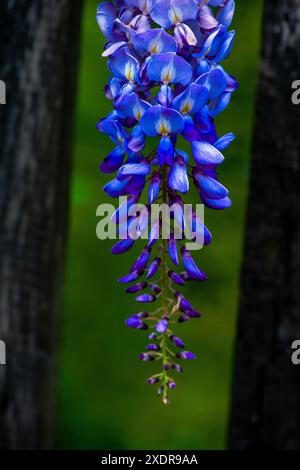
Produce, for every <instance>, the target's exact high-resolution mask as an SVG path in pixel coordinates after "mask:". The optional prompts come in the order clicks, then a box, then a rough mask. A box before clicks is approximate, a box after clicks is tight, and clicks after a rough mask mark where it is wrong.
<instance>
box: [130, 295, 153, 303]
mask: <svg viewBox="0 0 300 470" xmlns="http://www.w3.org/2000/svg"><path fill="white" fill-rule="evenodd" d="M135 300H136V301H137V302H146V303H147V302H150V303H151V302H155V300H156V297H155V296H154V295H151V294H142V295H138V296H137V297H136V298H135Z"/></svg>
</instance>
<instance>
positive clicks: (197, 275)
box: [181, 247, 207, 281]
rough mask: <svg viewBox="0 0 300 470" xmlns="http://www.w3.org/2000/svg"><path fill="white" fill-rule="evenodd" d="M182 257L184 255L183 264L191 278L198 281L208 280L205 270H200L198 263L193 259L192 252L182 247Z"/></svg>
mask: <svg viewBox="0 0 300 470" xmlns="http://www.w3.org/2000/svg"><path fill="white" fill-rule="evenodd" d="M181 257H182V264H183V266H184V268H185V269H186V271H187V272H188V274H189V276H190V278H191V279H195V280H197V281H206V280H207V276H206V274H205V273H204V272H203V271H200V269H199V268H198V266H197V265H196V263H195V261H194V260H193V258H192V256H191V254H190V252H189V251H188V250H187V249H186V248H185V247H182V248H181Z"/></svg>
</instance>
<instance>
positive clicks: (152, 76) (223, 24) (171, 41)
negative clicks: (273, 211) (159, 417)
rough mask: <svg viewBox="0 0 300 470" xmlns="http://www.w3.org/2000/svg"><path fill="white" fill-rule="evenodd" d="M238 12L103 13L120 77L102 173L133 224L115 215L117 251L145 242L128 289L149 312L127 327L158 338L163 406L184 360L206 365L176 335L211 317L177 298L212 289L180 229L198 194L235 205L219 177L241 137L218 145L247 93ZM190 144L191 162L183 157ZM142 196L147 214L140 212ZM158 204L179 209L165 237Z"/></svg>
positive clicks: (225, 5) (188, 3)
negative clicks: (231, 64)
mask: <svg viewBox="0 0 300 470" xmlns="http://www.w3.org/2000/svg"><path fill="white" fill-rule="evenodd" d="M234 8H235V3H234V0H199V1H198V0H123V1H122V0H114V1H112V2H108V1H106V2H102V3H100V5H99V6H98V10H97V22H98V25H99V27H100V29H101V31H102V33H103V35H104V37H105V46H104V51H103V54H102V55H103V57H105V58H106V60H107V64H108V68H109V70H110V72H111V77H110V79H109V82H108V84H107V85H106V87H105V95H106V97H107V98H108V99H110V100H111V101H112V111H111V112H110V113H109V114H108V116H106V117H104V118H102V119H101V120H100V121H99V122H98V124H97V129H98V131H100V132H102V133H104V134H106V135H108V137H109V138H110V139H111V141H112V143H113V148H112V149H111V152H110V153H109V154H108V155H107V156H105V157H104V159H103V161H102V162H101V165H100V169H101V171H102V172H103V173H105V174H108V175H113V176H112V177H111V178H112V179H111V180H110V181H108V182H107V184H106V185H105V186H104V191H105V192H106V193H107V194H108V195H110V196H111V197H113V198H118V197H120V196H127V206H126V208H127V209H126V210H128V211H129V213H130V216H129V218H127V212H126V214H125V215H124V210H123V209H124V208H123V206H122V205H120V207H119V208H118V209H117V210H116V212H115V213H114V215H113V217H112V220H113V221H114V223H115V224H116V225H117V229H118V230H117V231H118V235H119V238H120V240H119V241H118V242H117V243H116V244H115V245H114V246H113V248H112V253H113V254H116V255H118V254H122V253H125V252H127V251H129V250H130V249H131V248H132V247H133V245H134V244H141V243H142V241H138V239H141V240H142V239H143V240H144V246H141V248H140V252H139V253H140V254H139V256H138V258H137V259H136V260H135V261H134V262H133V264H132V266H131V268H130V269H128V273H127V274H125V275H124V276H122V277H121V278H120V279H119V281H120V283H122V284H123V285H126V286H125V290H126V292H127V293H129V294H130V295H133V297H134V298H135V300H136V302H137V305H143V307H142V308H144V309H145V310H146V311H142V312H140V313H136V314H133V315H132V316H130V317H129V318H128V319H127V320H126V322H125V323H126V325H127V326H128V327H130V328H133V329H137V330H142V331H144V332H146V333H145V334H147V335H148V340H149V341H148V344H147V346H146V347H145V351H144V352H142V353H141V354H140V355H139V358H140V360H141V361H143V362H154V363H155V364H157V365H158V367H159V370H158V371H157V373H155V374H154V375H151V377H150V378H149V379H148V380H147V382H148V383H149V384H151V385H157V386H158V393H159V395H160V396H161V397H162V401H163V403H165V404H168V403H169V402H170V400H169V393H170V391H171V390H173V389H174V388H175V387H176V383H175V380H174V378H173V377H172V376H171V374H172V373H173V372H174V373H176V372H177V373H181V372H182V370H183V369H182V366H181V365H180V364H179V363H178V362H179V361H185V360H193V359H195V357H196V356H195V354H194V353H193V352H191V351H188V350H185V344H184V342H183V340H182V339H181V338H180V337H179V336H177V331H175V330H177V327H178V326H179V325H180V324H181V323H184V322H187V321H190V320H194V319H197V318H200V317H201V313H200V312H198V311H197V310H195V309H194V307H193V305H192V304H191V303H190V301H189V300H188V299H187V298H186V297H185V295H183V293H182V292H180V291H178V289H180V290H181V289H184V287H185V285H186V283H188V282H193V281H196V282H204V281H206V280H207V275H206V274H205V272H204V271H203V270H202V269H201V268H200V267H199V266H198V265H197V263H196V261H195V259H194V256H193V254H192V253H191V251H190V250H189V248H188V246H187V239H186V238H185V237H184V236H183V237H181V238H178V237H177V236H176V227H177V228H178V227H180V228H183V229H185V228H186V220H185V218H184V210H183V208H184V204H185V203H188V202H189V201H188V194H189V191H190V189H191V186H192V185H194V186H195V188H196V190H197V191H198V193H199V199H200V201H201V202H202V204H204V205H205V207H207V208H209V209H215V210H223V209H226V208H228V207H230V205H231V200H230V198H229V191H228V190H227V189H226V188H225V186H224V185H223V184H222V182H220V180H219V167H220V166H221V165H222V164H223V162H224V159H225V157H224V154H223V152H224V151H225V150H226V149H227V148H228V147H229V145H230V144H231V142H232V141H233V140H234V138H235V136H234V135H233V134H232V133H227V134H226V135H223V136H219V135H218V134H217V130H216V125H215V118H216V116H218V115H220V114H221V113H222V111H223V110H224V109H225V108H226V107H227V106H228V105H229V103H230V100H231V96H232V93H233V92H234V91H235V90H236V89H237V86H238V85H237V82H236V80H235V78H234V77H232V76H231V75H229V74H228V72H227V71H226V70H225V69H224V61H225V60H226V58H227V57H228V55H229V54H230V52H231V49H232V47H233V44H234V40H235V32H234V31H233V30H230V26H231V23H232V20H233V15H234ZM183 140H184V141H186V145H187V146H189V148H190V151H189V152H186V151H183V150H182V149H181V144H182V141H183ZM146 149H147V150H146ZM149 149H150V151H149ZM144 195H145V198H146V199H147V201H148V205H147V206H146V211H144V213H143V214H142V215H141V214H139V215H137V214H134V213H132V212H131V209H132V208H133V207H134V206H135V205H136V204H138V203H139V201H141V200H142V196H144ZM145 198H144V199H145ZM155 203H159V204H165V205H167V206H169V207H171V206H172V207H173V205H174V204H175V205H176V207H177V208H178V210H176V213H175V214H174V220H173V225H172V227H171V228H170V233H169V236H168V237H167V238H165V237H163V236H162V232H163V229H164V217H163V214H162V213H160V215H159V216H158V217H157V218H156V219H155V220H152V224H151V227H150V229H149V221H150V219H151V216H152V215H153V210H152V209H153V204H155ZM189 225H190V226H189V228H190V230H191V231H192V233H193V234H196V235H197V234H198V233H199V232H201V233H202V234H203V245H204V246H206V245H208V244H209V243H211V241H212V235H211V233H210V231H209V230H208V228H207V227H206V226H205V225H204V223H203V221H202V220H200V218H199V216H198V215H197V214H196V213H195V212H192V214H191V219H190V222H189ZM147 229H149V230H148V235H147V236H146V237H145V236H144V234H145V233H146V234H147ZM121 235H122V236H121ZM196 235H195V236H194V238H195V239H197V236H196ZM145 238H146V239H145ZM183 349H184V350H183ZM159 365H160V366H159Z"/></svg>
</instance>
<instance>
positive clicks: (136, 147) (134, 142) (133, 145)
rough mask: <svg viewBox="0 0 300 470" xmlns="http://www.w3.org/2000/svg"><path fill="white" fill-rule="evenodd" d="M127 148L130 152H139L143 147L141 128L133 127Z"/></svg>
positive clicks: (143, 140) (143, 135)
mask: <svg viewBox="0 0 300 470" xmlns="http://www.w3.org/2000/svg"><path fill="white" fill-rule="evenodd" d="M127 147H128V149H129V150H131V151H132V152H141V151H142V150H143V148H144V147H145V134H144V131H143V130H142V128H141V126H135V127H134V128H133V130H132V132H131V135H130V138H129V140H128V143H127Z"/></svg>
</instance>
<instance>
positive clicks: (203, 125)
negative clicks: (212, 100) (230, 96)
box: [194, 106, 215, 140]
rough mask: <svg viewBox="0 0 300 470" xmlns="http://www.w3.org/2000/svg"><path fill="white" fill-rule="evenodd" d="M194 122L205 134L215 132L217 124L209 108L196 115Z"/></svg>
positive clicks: (205, 107) (206, 107)
mask: <svg viewBox="0 0 300 470" xmlns="http://www.w3.org/2000/svg"><path fill="white" fill-rule="evenodd" d="M194 122H195V125H196V127H197V129H198V130H199V131H200V132H202V133H204V134H208V133H213V132H215V124H214V121H213V119H212V117H211V114H210V110H209V108H208V106H204V108H203V109H201V111H200V112H199V113H196V114H195V115H194ZM198 140H200V139H198Z"/></svg>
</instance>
